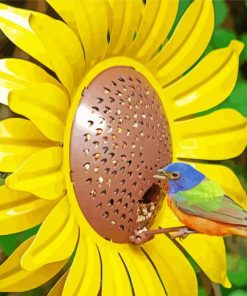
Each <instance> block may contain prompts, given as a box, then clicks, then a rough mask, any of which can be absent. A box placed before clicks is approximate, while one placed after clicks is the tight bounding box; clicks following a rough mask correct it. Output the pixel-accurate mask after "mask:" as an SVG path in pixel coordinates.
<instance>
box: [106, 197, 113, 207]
mask: <svg viewBox="0 0 247 296" xmlns="http://www.w3.org/2000/svg"><path fill="white" fill-rule="evenodd" d="M113 204H114V199H113V198H111V199H110V200H109V201H108V203H107V205H108V206H110V207H112V206H113Z"/></svg>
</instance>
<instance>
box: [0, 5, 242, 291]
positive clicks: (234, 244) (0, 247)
mask: <svg viewBox="0 0 247 296" xmlns="http://www.w3.org/2000/svg"><path fill="white" fill-rule="evenodd" d="M58 1H59V0H58ZM129 1H134V0H129ZM163 1H166V0H163ZM167 1H172V0H167ZM1 2H2V3H3V2H4V3H7V4H9V5H13V6H16V7H23V8H27V9H33V10H36V11H40V12H43V13H47V14H49V15H52V16H56V14H55V12H54V11H53V10H52V9H51V8H50V7H49V6H48V5H47V4H46V3H45V2H44V0H31V1H30V0H26V1H24V0H16V1H10V0H9V1H8V0H7V1H1ZM190 2H191V1H190V0H180V7H179V13H178V16H177V19H176V22H175V24H177V23H178V21H179V19H180V18H181V16H182V15H183V13H184V11H185V10H186V8H187V7H188V5H189V3H190ZM214 8H215V16H216V19H215V30H214V34H213V37H212V39H211V42H210V44H209V46H208V48H207V49H206V51H205V53H204V55H205V54H206V53H208V52H209V51H211V50H213V49H216V48H220V47H224V46H227V45H228V44H229V42H230V41H231V40H232V39H238V40H241V41H242V42H244V43H245V48H244V50H243V52H242V54H241V56H240V65H239V75H238V80H237V84H236V86H235V89H234V91H233V92H232V94H231V95H230V96H229V98H228V99H227V100H226V101H224V102H223V103H221V104H220V105H219V106H217V107H215V108H213V110H215V109H219V108H228V107H230V108H234V109H236V110H238V111H239V112H240V113H242V115H243V116H245V117H247V0H214ZM174 27H175V25H174ZM173 29H174V28H173ZM10 56H12V57H17V58H22V59H28V60H30V57H29V56H28V55H27V54H25V53H24V52H22V51H21V50H20V49H18V48H16V47H15V46H14V45H13V44H12V43H11V42H10V41H8V40H7V39H6V38H5V36H4V35H3V34H1V32H0V58H4V57H10ZM210 111H212V110H210ZM11 116H15V114H13V113H12V112H11V111H10V110H9V109H8V108H7V107H5V106H1V105H0V119H4V118H6V117H11ZM221 163H223V164H224V165H227V166H229V167H230V168H231V169H232V170H233V171H234V172H235V173H236V174H237V175H238V177H239V180H240V182H241V183H242V186H243V187H244V189H245V190H246V192H247V149H246V150H245V151H244V152H243V153H242V154H241V155H240V156H238V157H237V158H235V159H231V160H226V161H222V162H221ZM5 177H6V175H5V174H3V173H0V184H3V183H4V178H5ZM37 230H38V227H35V228H33V229H31V230H28V231H25V232H21V233H18V234H15V235H8V236H1V237H0V263H1V262H3V261H4V260H6V258H7V257H8V256H9V255H10V254H11V253H12V252H13V251H14V250H15V248H16V247H17V246H18V245H19V244H21V243H22V242H23V241H24V240H25V239H27V238H28V237H30V236H32V235H33V234H35V233H36V232H37ZM225 241H226V246H227V260H228V276H229V278H230V280H231V282H232V285H233V287H232V288H231V289H224V288H222V287H221V286H219V285H216V284H214V283H211V282H210V281H209V280H208V278H207V277H206V276H205V274H204V273H203V272H202V271H201V270H200V268H199V267H198V266H197V265H196V264H195V263H194V262H193V261H192V260H191V258H189V260H191V262H192V264H193V266H194V268H195V271H196V273H197V276H198V281H199V285H200V287H199V296H223V295H224V296H247V239H244V238H238V237H229V238H227V239H225ZM58 278H59V275H58V276H57V277H55V278H54V279H53V280H51V281H50V282H49V283H47V284H46V285H44V286H42V287H40V288H38V289H35V290H32V291H29V292H24V293H0V295H8V296H11V295H13V296H14V295H47V293H48V291H49V289H50V288H51V286H52V285H54V283H55V282H56V280H57V279H58ZM150 296H151V295H150ZM171 296H172V295H171ZM181 296H183V295H181Z"/></svg>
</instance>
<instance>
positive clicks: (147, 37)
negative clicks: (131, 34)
mask: <svg viewBox="0 0 247 296" xmlns="http://www.w3.org/2000/svg"><path fill="white" fill-rule="evenodd" d="M178 4H179V1H178V0H173V1H163V0H158V1H147V2H146V5H145V6H144V9H143V17H142V20H141V25H140V28H139V29H138V30H137V33H136V38H135V40H134V43H133V46H132V48H131V55H133V56H134V57H135V58H137V59H140V60H141V61H142V62H144V61H146V60H148V59H149V58H150V57H151V56H152V55H153V54H154V53H155V51H157V49H158V48H159V46H160V45H161V44H162V42H164V40H165V39H166V37H167V34H168V33H169V32H170V30H171V27H172V25H173V23H174V20H175V17H176V14H177V10H178Z"/></svg>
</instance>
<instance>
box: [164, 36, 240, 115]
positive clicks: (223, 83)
mask: <svg viewBox="0 0 247 296" xmlns="http://www.w3.org/2000/svg"><path fill="white" fill-rule="evenodd" d="M242 48H243V45H242V43H240V42H238V41H232V42H231V43H230V45H229V46H228V47H227V48H224V49H218V50H214V51H213V52H211V53H210V54H208V55H207V56H206V57H205V58H204V59H203V60H202V61H201V62H200V63H199V64H198V65H197V66H196V67H195V68H194V69H193V70H192V71H191V72H190V73H189V74H188V75H186V76H185V77H183V78H182V79H180V80H178V81H177V82H175V83H174V84H172V85H171V86H170V87H167V88H165V89H164V91H163V99H164V104H166V106H169V108H167V109H168V111H169V112H170V113H171V114H172V117H173V118H174V119H177V118H179V117H183V116H186V115H190V114H193V113H197V112H200V111H203V110H206V109H209V108H211V107H214V106H216V105H217V104H219V103H221V102H222V101H223V100H224V99H226V98H227V97H228V96H229V95H230V93H231V92H232V90H233V87H234V85H235V82H236V79H237V75H238V57H239V54H240V52H241V49H242Z"/></svg>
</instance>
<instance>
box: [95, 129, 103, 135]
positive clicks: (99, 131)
mask: <svg viewBox="0 0 247 296" xmlns="http://www.w3.org/2000/svg"><path fill="white" fill-rule="evenodd" d="M102 132H103V130H102V128H96V136H99V135H101V134H102Z"/></svg>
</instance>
